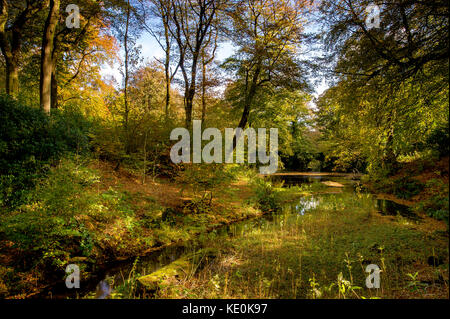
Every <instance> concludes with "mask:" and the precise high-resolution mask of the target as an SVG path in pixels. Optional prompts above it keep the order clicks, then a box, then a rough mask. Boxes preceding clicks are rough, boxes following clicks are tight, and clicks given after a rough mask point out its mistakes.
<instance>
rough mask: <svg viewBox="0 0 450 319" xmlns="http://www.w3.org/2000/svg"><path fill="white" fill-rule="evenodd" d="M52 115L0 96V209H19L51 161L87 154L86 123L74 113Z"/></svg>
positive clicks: (87, 126)
mask: <svg viewBox="0 0 450 319" xmlns="http://www.w3.org/2000/svg"><path fill="white" fill-rule="evenodd" d="M54 113H55V114H54V115H52V116H51V117H49V116H47V115H46V114H44V113H43V112H42V111H41V110H39V109H36V108H32V107H27V106H24V105H21V104H19V103H18V102H16V101H15V100H13V99H11V98H9V97H7V96H4V95H0V174H1V176H0V205H2V206H4V205H8V206H13V207H14V206H17V205H19V204H20V203H21V202H23V201H24V200H26V196H27V193H28V190H29V189H30V188H31V187H32V186H33V185H34V180H35V179H36V178H38V177H40V176H43V175H44V174H45V173H46V172H47V171H48V169H49V165H51V164H52V163H53V161H54V160H55V159H58V158H59V157H61V156H62V155H63V154H65V153H67V152H78V153H80V152H84V151H87V150H88V147H89V141H88V138H87V132H88V131H89V129H90V127H91V124H90V122H88V121H87V120H86V119H85V118H84V117H82V116H81V115H80V114H79V113H77V112H75V111H67V112H54Z"/></svg>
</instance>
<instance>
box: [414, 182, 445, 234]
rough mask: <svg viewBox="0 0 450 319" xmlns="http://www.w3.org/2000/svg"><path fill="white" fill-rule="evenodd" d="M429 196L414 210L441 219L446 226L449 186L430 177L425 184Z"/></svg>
mask: <svg viewBox="0 0 450 319" xmlns="http://www.w3.org/2000/svg"><path fill="white" fill-rule="evenodd" d="M425 187H426V192H427V193H428V194H430V196H429V197H428V198H427V199H426V200H423V201H421V202H420V203H419V204H417V205H416V206H415V208H414V209H415V210H416V211H419V212H424V213H426V214H427V215H429V216H431V217H434V218H436V219H439V220H443V221H445V222H446V223H447V226H448V212H449V186H448V184H445V183H444V182H443V181H441V180H438V179H430V180H429V181H428V182H427V184H426V185H425Z"/></svg>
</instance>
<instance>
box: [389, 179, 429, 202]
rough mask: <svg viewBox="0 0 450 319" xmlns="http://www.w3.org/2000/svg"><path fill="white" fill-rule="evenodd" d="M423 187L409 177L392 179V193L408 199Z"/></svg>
mask: <svg viewBox="0 0 450 319" xmlns="http://www.w3.org/2000/svg"><path fill="white" fill-rule="evenodd" d="M423 188H424V185H423V184H422V183H421V182H419V181H416V180H414V179H411V178H409V177H402V178H399V179H397V180H395V181H394V184H393V194H394V195H395V196H397V197H398V198H402V199H410V198H411V197H413V196H416V195H417V194H419V193H420V192H421V191H422V190H423Z"/></svg>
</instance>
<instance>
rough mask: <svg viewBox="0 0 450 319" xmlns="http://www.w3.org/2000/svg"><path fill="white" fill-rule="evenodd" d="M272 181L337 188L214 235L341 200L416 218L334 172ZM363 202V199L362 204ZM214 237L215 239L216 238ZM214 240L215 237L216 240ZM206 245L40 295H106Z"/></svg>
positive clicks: (238, 232)
mask: <svg viewBox="0 0 450 319" xmlns="http://www.w3.org/2000/svg"><path fill="white" fill-rule="evenodd" d="M272 180H273V181H274V182H283V183H284V184H283V187H292V186H302V185H305V184H306V185H312V186H317V185H314V183H321V182H324V181H327V182H335V183H337V184H339V185H340V187H325V189H324V191H323V192H320V193H318V194H314V195H311V196H300V197H299V198H298V199H297V200H295V201H293V202H290V203H288V204H285V205H284V207H283V208H282V210H281V211H280V212H277V213H272V214H266V215H264V216H263V217H261V218H258V219H253V220H247V221H243V222H239V223H235V224H232V225H227V226H224V227H222V228H219V229H217V230H215V231H214V233H215V235H216V236H217V237H219V238H220V237H223V238H227V237H239V236H242V235H243V234H244V233H245V232H247V231H248V230H250V229H257V228H263V227H268V226H270V224H273V223H279V222H280V221H281V220H289V219H287V218H285V217H286V216H287V215H293V214H295V215H298V216H304V215H306V214H309V213H312V212H313V211H314V209H316V208H318V207H321V206H324V205H329V204H330V203H333V205H336V203H339V201H340V200H342V203H343V205H345V203H348V201H349V200H350V201H352V205H358V203H359V202H360V201H363V200H365V201H367V200H369V201H370V205H373V207H374V208H375V209H376V211H378V213H380V214H383V215H391V216H398V215H400V216H402V217H404V218H407V219H411V220H413V221H415V222H417V221H419V220H420V218H419V217H418V216H417V215H415V214H414V213H413V212H411V210H410V209H409V208H408V207H407V206H404V205H400V204H397V203H395V202H392V201H389V200H383V199H376V198H375V197H374V196H372V195H370V194H365V196H360V193H359V195H358V192H356V191H355V189H356V187H355V186H357V185H358V181H355V180H354V179H352V178H351V177H350V176H345V175H344V176H335V175H324V174H321V175H305V174H302V175H289V176H274V177H272ZM365 205H367V202H366V203H365ZM217 237H216V238H217ZM216 240H217V239H216ZM207 245H208V242H207V241H204V240H203V241H200V240H194V241H189V242H185V243H183V244H176V245H173V246H169V247H167V248H164V249H162V250H160V251H156V252H154V253H151V254H150V255H148V256H145V257H140V258H138V259H136V260H134V261H124V262H117V263H116V264H114V265H109V266H108V268H107V269H102V270H100V271H98V272H97V274H96V277H94V278H93V279H92V280H91V281H89V282H88V283H84V287H82V288H80V289H77V290H75V291H74V290H69V289H67V288H66V287H65V286H64V284H61V285H57V286H54V287H51V288H50V289H48V290H47V291H46V292H45V294H44V295H41V297H48V298H86V297H88V298H98V299H104V298H108V297H109V296H110V295H111V293H113V292H114V291H115V290H120V289H124V286H125V285H126V283H127V281H128V280H129V279H130V278H133V277H138V276H142V275H146V274H150V273H152V272H154V271H156V270H158V269H159V268H161V267H163V266H166V265H168V264H170V263H171V262H173V261H175V260H176V259H178V258H179V257H181V256H182V255H184V254H187V253H192V252H194V251H196V250H198V249H200V248H202V247H205V246H207Z"/></svg>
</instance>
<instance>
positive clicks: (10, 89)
mask: <svg viewBox="0 0 450 319" xmlns="http://www.w3.org/2000/svg"><path fill="white" fill-rule="evenodd" d="M5 90H6V94H9V95H11V96H14V97H16V96H17V94H18V93H19V67H18V65H17V61H15V59H14V58H10V59H6V83H5Z"/></svg>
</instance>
